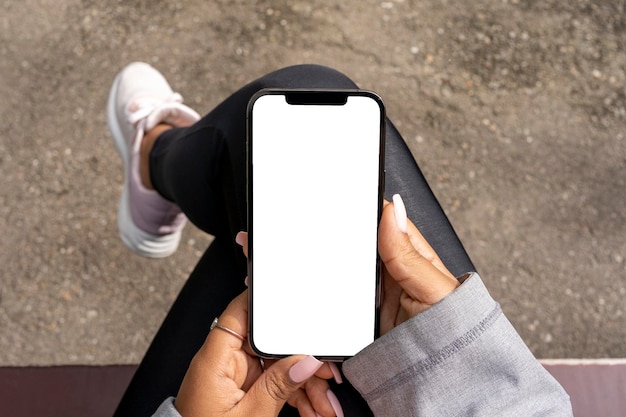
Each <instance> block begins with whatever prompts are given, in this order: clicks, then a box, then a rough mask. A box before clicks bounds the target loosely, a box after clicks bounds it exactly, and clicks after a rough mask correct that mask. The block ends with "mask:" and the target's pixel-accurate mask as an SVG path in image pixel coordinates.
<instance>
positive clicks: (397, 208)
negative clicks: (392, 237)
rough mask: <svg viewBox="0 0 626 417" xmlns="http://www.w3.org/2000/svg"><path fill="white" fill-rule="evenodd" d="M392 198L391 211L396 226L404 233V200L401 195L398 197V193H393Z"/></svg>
mask: <svg viewBox="0 0 626 417" xmlns="http://www.w3.org/2000/svg"><path fill="white" fill-rule="evenodd" d="M392 199H393V212H394V214H395V216H396V225H397V226H398V229H400V231H401V232H402V233H406V224H407V219H406V207H405V206H404V201H402V197H400V194H394V196H393V197H392Z"/></svg>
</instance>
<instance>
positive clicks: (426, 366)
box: [343, 273, 572, 417]
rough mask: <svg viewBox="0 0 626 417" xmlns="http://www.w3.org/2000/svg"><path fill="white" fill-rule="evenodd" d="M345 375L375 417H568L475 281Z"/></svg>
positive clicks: (360, 358)
mask: <svg viewBox="0 0 626 417" xmlns="http://www.w3.org/2000/svg"><path fill="white" fill-rule="evenodd" d="M343 371H344V373H345V375H346V377H347V378H348V380H349V381H350V382H351V383H352V384H353V385H354V386H355V388H356V389H357V390H358V391H359V392H360V393H361V395H362V396H363V397H364V398H365V400H366V401H367V403H368V404H369V406H370V408H371V409H372V411H373V412H374V415H375V416H376V417H383V416H394V417H395V416H428V417H435V416H530V415H541V416H571V415H572V409H571V405H570V401H569V396H568V395H567V393H566V392H565V391H564V390H563V388H562V387H561V386H560V385H559V383H558V382H557V381H556V380H555V379H554V378H553V377H552V376H551V375H550V374H549V373H548V372H547V371H546V370H545V369H544V368H543V367H542V366H541V364H540V363H539V362H538V361H537V360H536V359H535V358H534V357H533V355H532V353H531V352H530V350H529V349H528V348H527V347H526V345H525V344H524V342H523V341H522V339H521V338H520V337H519V335H518V334H517V332H516V331H515V329H514V328H513V326H512V325H511V323H510V322H509V321H508V319H507V318H506V317H505V316H504V314H503V312H502V310H501V309H500V305H499V304H498V303H496V302H495V301H494V300H493V299H492V298H491V296H490V295H489V293H488V291H487V289H486V288H485V286H484V284H483V282H482V280H481V279H480V277H479V276H478V274H476V273H473V274H471V275H470V276H469V278H467V279H466V280H465V281H464V282H463V284H462V285H461V286H460V287H459V288H457V289H456V290H455V291H454V292H453V293H452V294H450V295H448V296H447V297H446V298H444V299H443V300H442V301H440V302H439V303H438V304H435V305H434V306H431V307H430V308H429V309H427V310H426V311H424V312H422V313H420V314H418V315H417V316H415V317H413V318H412V319H410V320H408V321H406V322H404V323H403V324H401V325H400V326H398V327H396V328H395V329H393V330H392V331H390V332H389V333H387V334H385V335H384V336H382V337H381V338H379V339H378V340H376V341H375V342H374V343H373V344H371V345H370V346H368V347H367V348H365V349H364V350H363V351H361V352H360V353H359V354H357V355H356V356H355V357H353V358H351V359H349V360H348V361H346V362H345V363H344V365H343Z"/></svg>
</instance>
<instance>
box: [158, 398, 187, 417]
mask: <svg viewBox="0 0 626 417" xmlns="http://www.w3.org/2000/svg"><path fill="white" fill-rule="evenodd" d="M152 417H181V415H180V414H179V413H178V410H176V408H175V407H174V397H169V398H168V399H166V400H165V401H163V403H162V404H161V406H160V407H159V408H158V409H157V410H156V411H155V413H154V414H152Z"/></svg>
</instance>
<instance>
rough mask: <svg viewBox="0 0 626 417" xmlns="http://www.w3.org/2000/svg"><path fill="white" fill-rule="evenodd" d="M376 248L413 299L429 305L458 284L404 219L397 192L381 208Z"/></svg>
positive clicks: (389, 271) (402, 204) (390, 272)
mask: <svg viewBox="0 0 626 417" xmlns="http://www.w3.org/2000/svg"><path fill="white" fill-rule="evenodd" d="M378 250H379V253H380V258H381V260H382V261H383V263H384V264H385V268H386V270H387V272H388V273H389V275H391V277H392V278H393V279H394V280H395V281H396V282H398V284H400V286H401V287H402V289H403V290H404V291H405V292H406V293H407V294H408V296H409V297H410V298H411V299H412V300H414V301H417V302H419V303H422V304H425V305H432V304H434V303H436V302H438V301H440V300H441V299H443V298H444V297H445V296H446V295H448V294H449V293H450V292H452V291H453V290H454V289H455V288H456V287H457V285H458V282H457V281H456V279H454V277H453V276H452V275H451V274H450V273H449V272H448V271H447V270H446V269H445V267H444V266H443V264H441V261H440V260H439V257H438V256H437V254H436V253H435V251H434V250H433V249H432V248H431V247H430V245H428V242H426V240H425V239H424V237H423V236H422V235H421V233H419V231H418V230H417V229H416V228H415V226H414V225H413V224H412V223H411V222H409V221H407V219H406V210H405V209H404V203H403V202H402V199H401V198H400V197H399V196H397V195H396V196H394V199H393V203H391V204H387V205H385V208H384V209H383V214H382V216H381V221H380V227H379V229H378ZM446 272H447V273H446Z"/></svg>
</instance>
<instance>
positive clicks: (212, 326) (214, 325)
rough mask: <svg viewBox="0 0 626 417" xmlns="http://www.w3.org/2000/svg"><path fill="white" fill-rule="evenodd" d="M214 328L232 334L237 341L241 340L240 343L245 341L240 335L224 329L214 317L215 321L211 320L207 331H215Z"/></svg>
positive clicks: (226, 328)
mask: <svg viewBox="0 0 626 417" xmlns="http://www.w3.org/2000/svg"><path fill="white" fill-rule="evenodd" d="M216 327H217V328H218V329H220V330H224V331H225V332H227V333H230V334H232V335H233V336H235V337H236V338H237V339H239V340H241V341H242V342H243V341H245V340H246V338H245V337H243V336H242V335H240V334H239V333H237V332H236V331H234V330H231V329H229V328H228V327H226V326H224V325H223V324H221V323H220V322H219V321H218V319H217V317H215V319H213V323H211V327H210V328H209V331H211V330H213V329H215V328H216Z"/></svg>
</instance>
